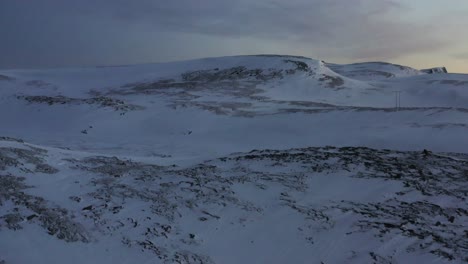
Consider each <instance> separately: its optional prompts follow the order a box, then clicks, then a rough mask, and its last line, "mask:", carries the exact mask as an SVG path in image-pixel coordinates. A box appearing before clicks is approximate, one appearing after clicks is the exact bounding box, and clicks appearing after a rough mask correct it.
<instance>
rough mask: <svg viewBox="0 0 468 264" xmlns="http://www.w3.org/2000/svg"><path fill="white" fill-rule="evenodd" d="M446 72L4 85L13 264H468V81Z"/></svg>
mask: <svg viewBox="0 0 468 264" xmlns="http://www.w3.org/2000/svg"><path fill="white" fill-rule="evenodd" d="M429 73H434V71H431V72H428V71H427V70H424V71H423V70H421V71H420V70H416V69H413V68H410V67H406V66H400V65H395V64H390V63H384V62H368V63H355V64H347V65H341V64H334V63H328V62H324V61H320V60H314V59H310V58H305V57H297V56H279V55H258V56H235V57H221V58H207V59H199V60H192V61H182V62H170V63H158V64H143V65H125V66H115V67H95V68H68V69H45V70H0V122H1V125H0V263H2V264H3V263H5V264H14V263H326V264H330V263H464V262H467V261H468V244H467V241H468V205H467V204H468V203H467V196H468V174H467V173H468V75H463V74H450V73H446V71H445V72H443V71H437V73H441V74H429ZM442 73H443V74H442Z"/></svg>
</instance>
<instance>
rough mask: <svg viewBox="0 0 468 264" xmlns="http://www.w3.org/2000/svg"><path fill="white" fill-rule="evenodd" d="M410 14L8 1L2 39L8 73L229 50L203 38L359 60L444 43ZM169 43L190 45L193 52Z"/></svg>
mask: <svg viewBox="0 0 468 264" xmlns="http://www.w3.org/2000/svg"><path fill="white" fill-rule="evenodd" d="M404 12H405V7H404V6H402V5H401V4H399V3H398V2H396V1H392V0H378V1H376V0H288V1H283V0H256V1H252V0H237V1H223V0H198V1H194V0H172V1H162V0H139V1H128V0H80V1H74V0H73V1H72V0H41V1H18V0H2V1H1V2H0V35H1V36H7V38H6V40H5V41H2V42H0V52H1V53H0V54H1V55H2V56H3V55H4V56H3V57H4V58H5V60H4V62H3V63H2V62H0V67H2V66H3V67H7V66H8V65H6V64H8V63H10V64H12V62H13V61H15V63H16V65H20V66H22V65H27V64H28V63H31V64H34V63H33V62H31V61H32V60H35V62H36V64H37V65H67V64H89V63H96V64H99V63H113V62H114V61H115V57H119V58H121V60H124V59H126V60H128V61H129V62H134V61H141V60H143V59H144V58H145V53H153V54H152V55H147V56H146V57H148V60H152V59H156V60H158V59H173V58H174V56H169V55H167V54H162V52H161V51H162V50H163V51H165V53H178V51H177V50H176V48H178V49H187V50H188V51H190V50H194V52H193V54H189V53H190V52H188V54H187V53H186V54H187V56H189V57H198V54H199V53H198V52H195V50H199V49H196V48H194V47H189V45H191V43H189V41H190V39H191V38H192V39H193V42H194V43H196V44H198V45H201V46H203V47H205V48H206V49H208V50H210V49H211V50H213V51H217V52H218V53H223V52H224V53H229V52H228V50H227V48H223V47H220V46H219V45H218V46H215V45H216V43H217V42H216V41H214V42H210V41H205V39H207V38H210V39H211V40H216V39H218V40H219V41H218V42H222V41H221V39H232V40H239V39H249V41H250V42H249V41H245V42H244V43H243V45H245V46H248V45H249V43H252V40H253V39H254V40H256V41H255V43H256V44H257V45H258V46H259V48H257V49H255V50H256V51H258V53H263V52H268V51H266V50H265V51H263V50H262V49H261V46H263V45H262V43H263V44H268V43H272V42H273V43H278V45H284V46H289V47H290V48H291V49H296V48H298V47H301V49H302V50H306V49H307V46H310V49H311V50H313V49H321V50H325V51H326V52H325V53H327V54H333V56H334V57H343V58H353V59H389V58H394V57H398V56H402V55H405V54H412V53H415V52H421V51H425V50H429V49H436V48H438V47H440V46H441V45H442V44H444V41H443V40H441V39H437V38H435V37H434V34H424V33H425V32H428V31H430V30H437V29H434V28H428V27H425V26H422V25H417V24H410V23H406V22H402V21H398V20H396V19H395V17H398V16H393V15H394V14H395V13H398V14H401V13H404ZM435 27H437V25H435ZM177 34H179V35H180V36H179V37H174V35H177ZM203 36H206V37H207V38H206V37H203ZM171 38H172V39H174V38H178V39H183V40H185V41H183V42H185V46H184V45H183V44H184V43H171V41H170V40H171ZM204 41H205V42H204ZM171 47H172V49H171ZM239 50H240V51H242V48H241V47H240V48H239ZM248 50H249V51H250V50H251V49H248ZM3 53H7V54H3ZM158 53H160V54H158ZM291 53H293V52H291ZM13 55H15V57H14V56H13ZM304 55H309V54H304ZM310 55H312V56H314V54H310ZM8 58H10V60H8ZM38 62H41V63H42V64H41V63H38ZM2 64H3V65H2Z"/></svg>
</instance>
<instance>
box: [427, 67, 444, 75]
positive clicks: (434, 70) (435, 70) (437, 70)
mask: <svg viewBox="0 0 468 264" xmlns="http://www.w3.org/2000/svg"><path fill="white" fill-rule="evenodd" d="M421 71H422V72H424V73H427V74H439V73H448V71H447V68H445V67H435V68H430V69H422V70H421Z"/></svg>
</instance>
